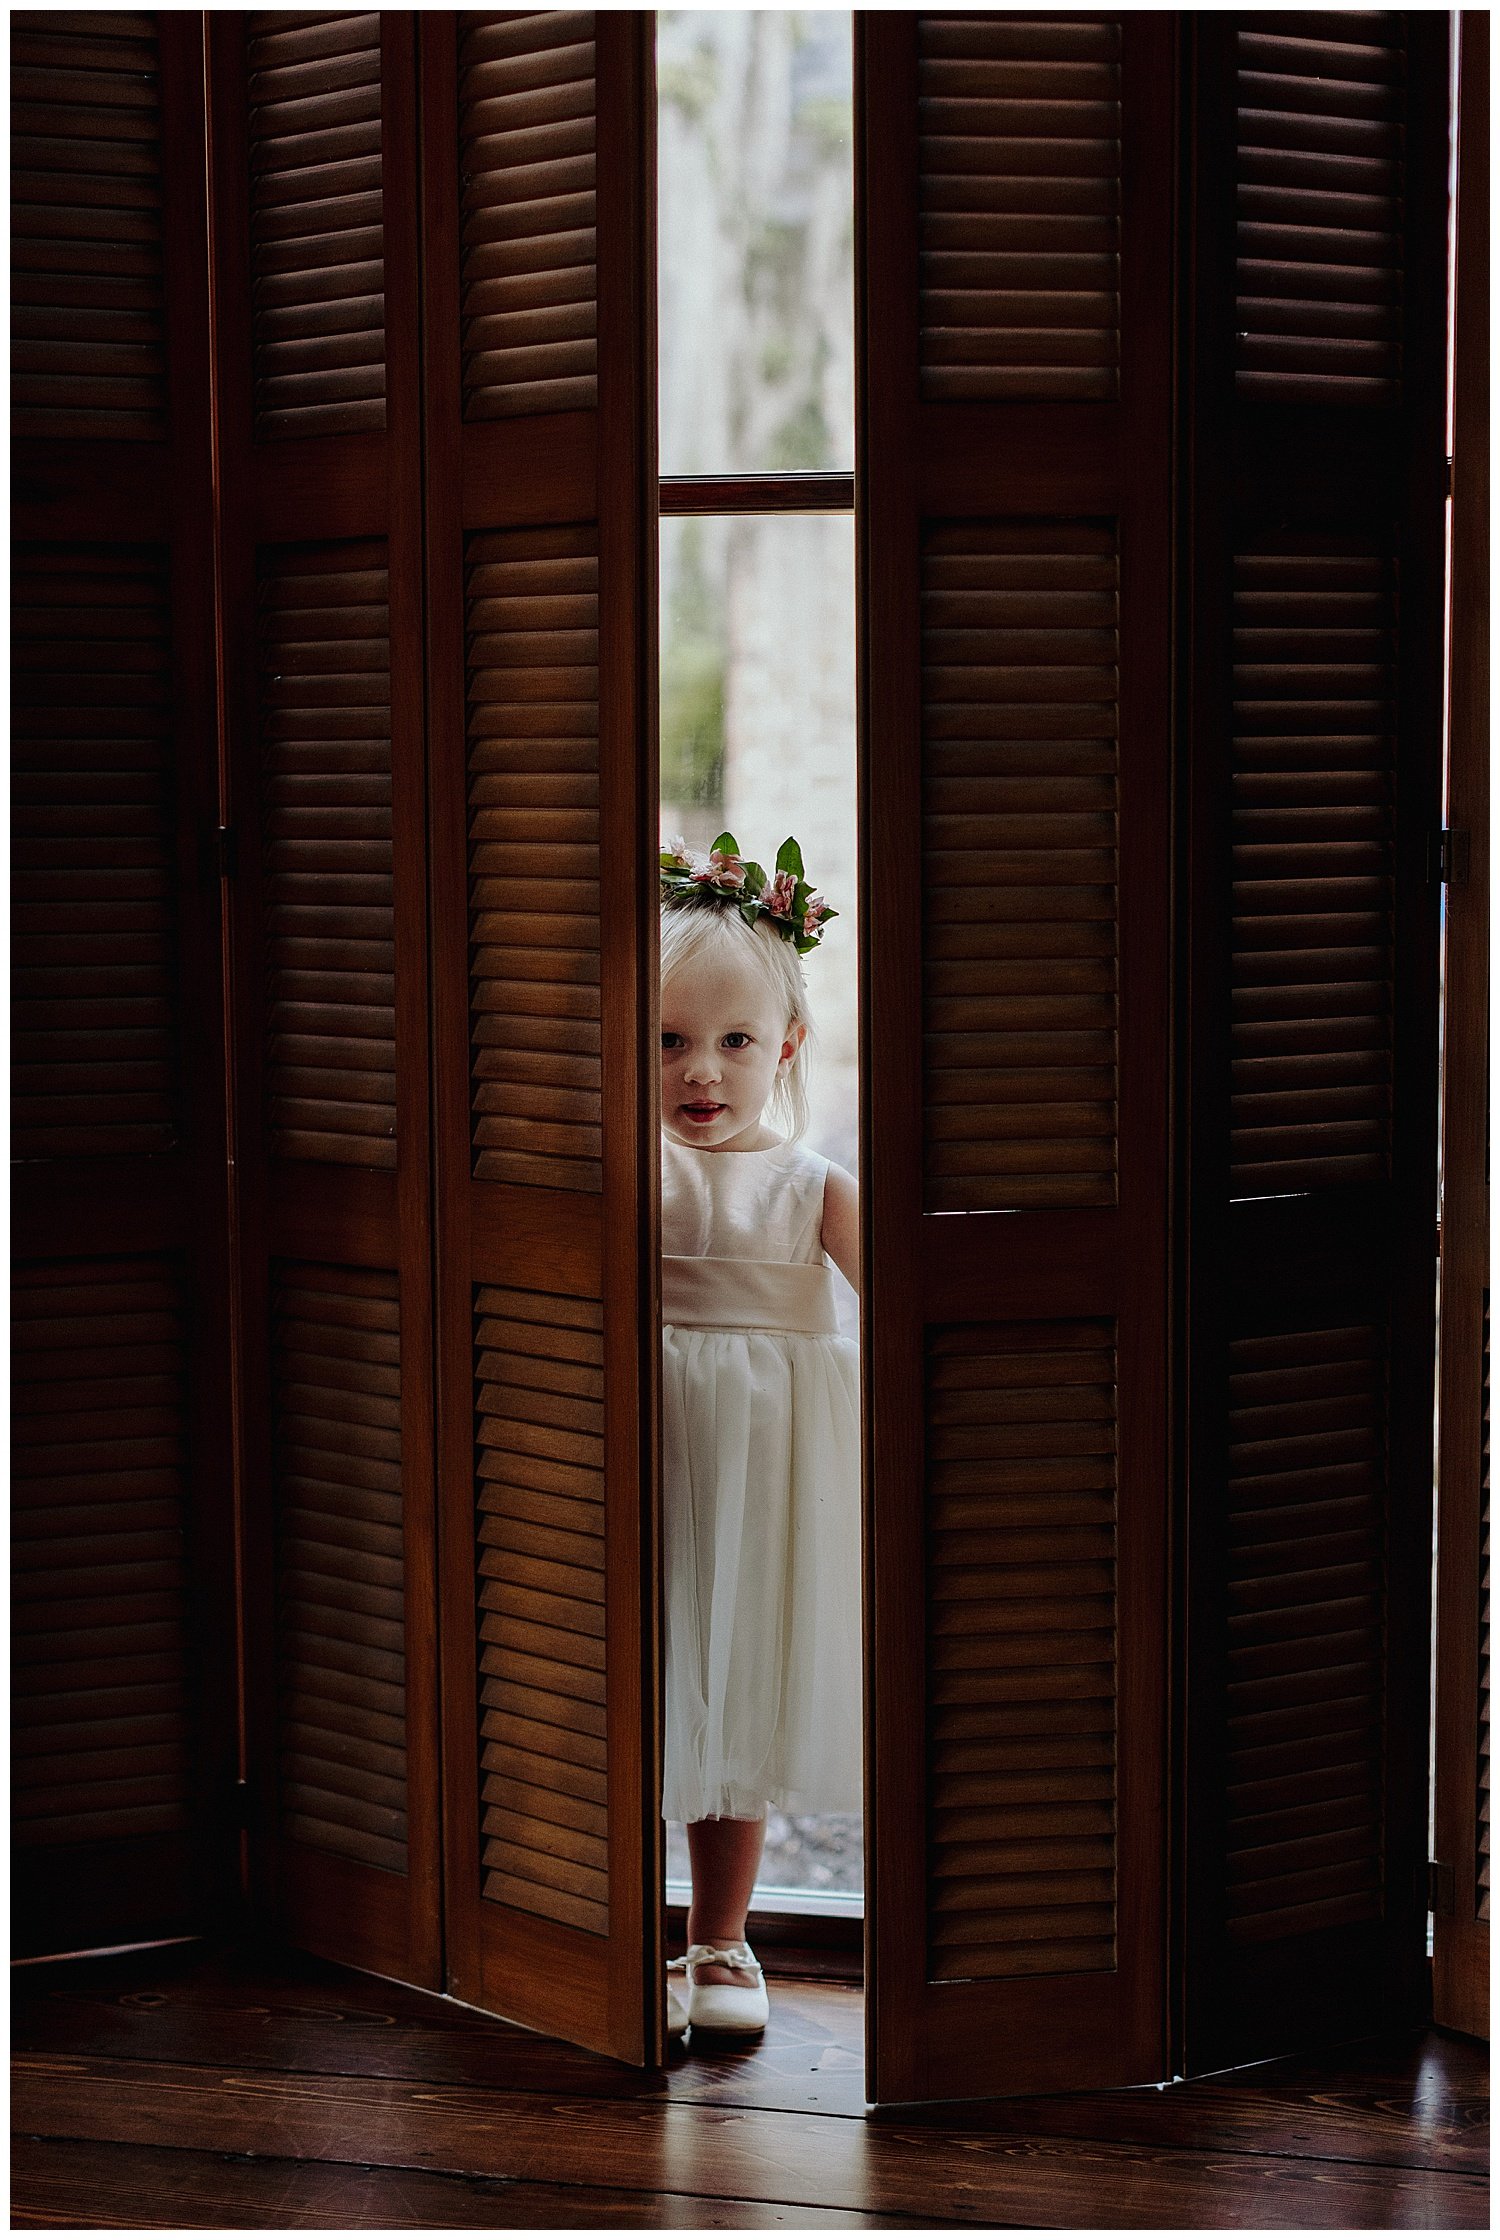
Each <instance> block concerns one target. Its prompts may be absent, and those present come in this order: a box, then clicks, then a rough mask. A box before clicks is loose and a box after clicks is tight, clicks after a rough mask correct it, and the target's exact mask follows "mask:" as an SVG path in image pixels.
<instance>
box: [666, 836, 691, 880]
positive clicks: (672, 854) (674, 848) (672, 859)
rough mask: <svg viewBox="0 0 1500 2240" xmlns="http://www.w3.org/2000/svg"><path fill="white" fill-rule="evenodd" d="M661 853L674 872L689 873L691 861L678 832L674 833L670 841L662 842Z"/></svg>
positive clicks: (685, 843) (686, 847)
mask: <svg viewBox="0 0 1500 2240" xmlns="http://www.w3.org/2000/svg"><path fill="white" fill-rule="evenodd" d="M661 852H662V854H663V855H664V856H665V857H666V859H667V861H668V863H670V864H671V866H672V868H673V870H674V871H690V870H691V869H692V861H693V859H692V857H691V856H690V855H689V854H688V844H687V842H686V841H685V840H684V839H683V837H682V834H681V833H680V832H678V833H674V834H673V836H672V838H671V839H670V840H664V841H663V842H662V850H661Z"/></svg>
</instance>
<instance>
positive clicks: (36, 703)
mask: <svg viewBox="0 0 1500 2240" xmlns="http://www.w3.org/2000/svg"><path fill="white" fill-rule="evenodd" d="M11 588H12V631H13V636H12V695H13V725H12V773H13V775H12V787H13V802H14V808H13V820H14V822H13V831H14V840H13V882H14V883H13V888H12V902H13V912H14V916H13V942H14V948H13V954H12V965H13V975H14V976H13V980H12V996H13V1001H14V1005H15V1009H14V1013H13V1026H14V1035H15V1040H14V1043H13V1060H14V1071H13V1075H12V1088H13V1094H14V1103H13V1107H12V1137H11V1149H12V1155H13V1156H14V1157H16V1158H21V1159H64V1158H76V1157H89V1156H92V1157H104V1156H111V1155H112V1156H116V1157H120V1156H126V1155H131V1154H134V1155H137V1156H139V1155H143V1154H150V1153H153V1152H161V1151H165V1150H168V1149H170V1148H171V1147H172V1145H173V1144H174V1143H175V1142H176V1141H177V1137H178V1124H179V1050H178V1011H179V1005H178V998H177V955H176V950H177V940H176V910H175V900H174V898H175V889H176V872H175V865H174V861H173V833H172V788H173V772H172V751H171V727H172V722H173V715H172V690H171V675H170V649H169V644H168V636H169V621H168V592H167V574H166V557H165V555H164V554H163V553H161V552H160V551H157V550H155V549H152V548H149V547H136V546H126V545H113V546H98V547H94V546H82V545H49V546H46V547H41V546H21V547H18V548H17V550H16V553H15V556H14V561H13V573H12V585H11Z"/></svg>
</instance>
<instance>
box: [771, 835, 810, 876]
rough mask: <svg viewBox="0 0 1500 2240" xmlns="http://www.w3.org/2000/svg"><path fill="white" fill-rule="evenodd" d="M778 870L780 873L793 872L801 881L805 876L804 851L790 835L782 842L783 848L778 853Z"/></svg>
mask: <svg viewBox="0 0 1500 2240" xmlns="http://www.w3.org/2000/svg"><path fill="white" fill-rule="evenodd" d="M776 868H777V870H778V871H793V872H795V873H796V875H797V877H798V878H799V879H800V878H802V877H803V875H804V874H803V870H802V850H801V849H800V848H799V847H798V845H797V843H796V841H795V840H793V839H792V838H791V836H790V834H789V835H788V836H787V838H786V839H785V840H783V841H782V843H781V846H780V847H779V848H778V849H777V851H776Z"/></svg>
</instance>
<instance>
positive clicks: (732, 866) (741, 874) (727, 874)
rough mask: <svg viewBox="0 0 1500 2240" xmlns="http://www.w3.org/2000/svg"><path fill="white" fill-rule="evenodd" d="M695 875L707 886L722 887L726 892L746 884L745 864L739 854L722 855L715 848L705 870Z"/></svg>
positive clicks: (729, 892)
mask: <svg viewBox="0 0 1500 2240" xmlns="http://www.w3.org/2000/svg"><path fill="white" fill-rule="evenodd" d="M693 876H694V877H695V878H696V879H698V880H699V881H700V882H701V883H702V884H704V885H705V886H711V887H721V888H722V889H723V890H724V892H725V893H726V894H733V893H735V892H737V890H738V889H739V888H740V887H742V886H743V885H744V884H745V866H744V865H743V864H742V863H741V861H740V859H739V857H738V856H726V855H722V854H721V853H720V852H719V850H718V849H717V848H715V849H713V851H712V852H711V853H710V855H709V859H708V862H707V864H706V865H705V867H704V868H703V870H702V871H697V872H695V873H694V874H693Z"/></svg>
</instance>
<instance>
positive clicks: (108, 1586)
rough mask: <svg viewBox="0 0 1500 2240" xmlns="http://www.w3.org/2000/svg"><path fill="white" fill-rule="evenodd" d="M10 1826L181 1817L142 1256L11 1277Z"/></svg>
mask: <svg viewBox="0 0 1500 2240" xmlns="http://www.w3.org/2000/svg"><path fill="white" fill-rule="evenodd" d="M12 1316H13V1331H14V1357H13V1383H14V1390H15V1393H16V1395H17V1403H16V1416H15V1425H14V1441H15V1444H14V1458H13V1492H12V1517H13V1528H14V1557H13V1574H12V1576H13V1583H14V1595H15V1607H14V1616H13V1621H12V1623H13V1632H12V1655H13V1661H14V1667H15V1699H14V1728H15V1832H16V1839H17V1842H18V1844H21V1845H32V1844H81V1843H95V1842H118V1841H119V1840H120V1839H122V1838H129V1837H133V1836H148V1835H158V1834H161V1833H163V1832H164V1831H168V1830H186V1829H187V1827H188V1825H189V1809H190V1797H189V1760H188V1751H189V1731H190V1715H189V1702H188V1685H187V1647H188V1585H187V1569H186V1559H185V1542H184V1530H183V1528H184V1522H185V1514H186V1504H187V1482H186V1465H187V1455H186V1423H187V1347H186V1337H185V1331H184V1313H183V1298H182V1286H181V1279H180V1276H179V1274H178V1272H177V1270H176V1269H175V1268H174V1267H172V1266H170V1265H168V1264H167V1263H165V1262H163V1261H161V1260H156V1259H139V1260H135V1259H122V1260H107V1261H106V1260H87V1261H59V1262H56V1263H53V1264H52V1265H50V1266H42V1267H35V1266H33V1267H27V1266H22V1267H20V1268H18V1269H17V1271H16V1277H15V1284H14V1290H13V1297H12Z"/></svg>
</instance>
